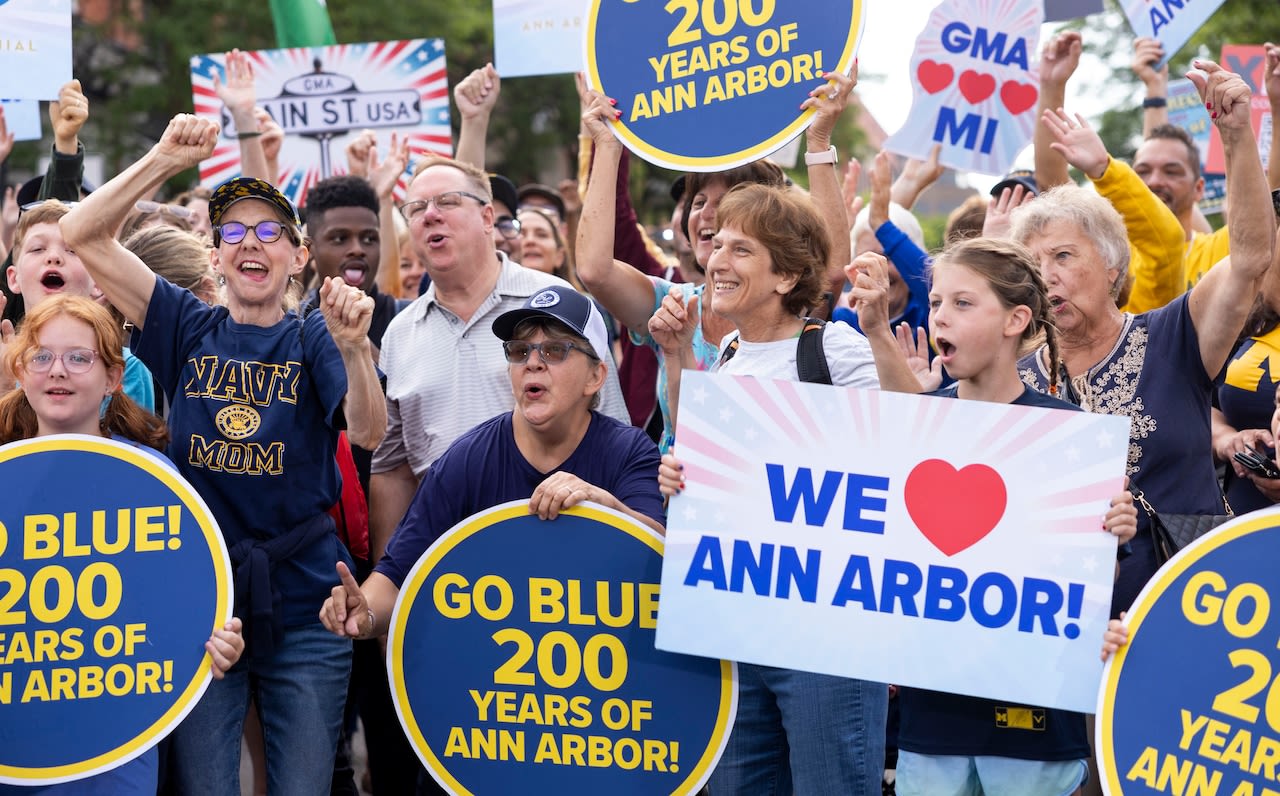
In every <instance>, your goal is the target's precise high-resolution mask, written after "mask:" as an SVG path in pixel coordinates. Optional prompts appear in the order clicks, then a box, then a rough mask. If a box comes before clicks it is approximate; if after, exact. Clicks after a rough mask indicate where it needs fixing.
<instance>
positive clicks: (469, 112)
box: [453, 64, 515, 212]
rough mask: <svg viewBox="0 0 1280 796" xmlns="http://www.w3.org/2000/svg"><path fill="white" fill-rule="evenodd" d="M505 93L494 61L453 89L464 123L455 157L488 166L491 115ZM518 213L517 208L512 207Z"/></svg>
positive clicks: (480, 166)
mask: <svg viewBox="0 0 1280 796" xmlns="http://www.w3.org/2000/svg"><path fill="white" fill-rule="evenodd" d="M501 93H502V79H501V78H500V77H498V70H497V69H494V68H493V64H485V65H484V66H482V67H480V68H479V69H477V70H475V71H474V72H472V73H471V74H469V75H467V76H466V77H465V78H463V79H462V82H461V83H459V84H458V85H457V86H455V87H454V89H453V101H454V103H455V104H456V105H457V106H458V114H459V115H460V116H461V117H462V124H460V125H459V127H458V149H457V151H456V152H455V153H454V157H455V158H457V159H458V160H459V161H460V162H462V163H470V164H471V165H472V166H475V167H476V168H478V169H483V168H484V157H485V155H484V148H485V141H486V139H487V138H488V136H489V117H490V116H491V115H492V114H493V106H494V105H497V104H498V95H499V94H501ZM511 211H512V212H515V208H514V207H513V208H511Z"/></svg>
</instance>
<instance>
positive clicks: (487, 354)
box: [369, 156, 657, 561]
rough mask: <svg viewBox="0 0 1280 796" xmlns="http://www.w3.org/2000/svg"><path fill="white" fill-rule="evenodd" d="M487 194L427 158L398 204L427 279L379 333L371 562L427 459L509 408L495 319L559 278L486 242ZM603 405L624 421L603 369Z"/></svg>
mask: <svg viewBox="0 0 1280 796" xmlns="http://www.w3.org/2000/svg"><path fill="white" fill-rule="evenodd" d="M492 201H493V197H492V195H491V194H490V189H489V178H488V175H486V174H485V173H484V172H482V171H480V170H479V169H476V168H475V167H473V166H470V165H468V164H465V163H460V162H458V161H456V160H452V159H450V158H444V157H439V156H430V157H427V158H425V159H424V160H423V161H422V162H421V163H419V164H418V167H417V169H416V171H415V172H414V177H413V180H412V181H411V182H410V184H409V190H408V193H407V194H406V198H405V202H404V204H403V205H402V206H401V212H402V214H403V215H404V217H405V220H406V221H407V222H408V223H409V234H410V236H411V238H412V240H413V246H414V250H415V252H416V253H417V255H418V257H419V259H420V260H421V261H422V262H423V263H425V264H426V268H427V273H428V274H430V276H431V286H430V288H428V290H427V292H425V293H423V294H422V295H421V296H419V297H418V299H416V300H415V301H414V302H413V303H412V304H410V305H409V306H408V307H406V308H405V309H404V311H403V312H401V313H400V314H399V315H398V316H396V318H395V320H393V321H392V322H391V325H390V326H388V327H387V331H386V334H385V335H384V336H383V338H382V358H381V360H380V365H381V368H382V370H383V371H384V372H385V373H386V375H387V434H386V437H385V438H384V439H383V441H382V444H381V445H380V446H379V447H378V450H377V452H376V453H375V454H374V457H373V475H372V479H371V481H370V489H369V491H370V495H369V513H370V522H369V526H370V536H371V538H370V548H371V550H370V553H371V556H372V559H373V560H374V561H376V560H377V559H378V558H380V557H381V555H382V551H383V549H384V548H385V546H386V543H387V540H388V539H389V538H390V536H391V533H392V531H394V530H395V528H396V525H397V524H399V522H400V518H401V517H403V516H404V513H405V510H406V509H407V508H408V507H409V503H410V501H411V500H412V499H413V495H414V492H416V491H417V488H418V482H419V481H420V480H421V478H422V474H423V473H424V472H426V469H427V467H428V466H430V465H431V463H432V462H433V461H435V460H436V458H437V457H439V456H440V454H442V453H444V452H445V449H447V448H448V447H449V445H450V444H451V443H452V442H453V441H454V440H455V439H457V438H458V437H459V436H460V435H461V434H462V433H463V432H465V431H467V430H469V429H470V428H472V427H473V426H475V425H477V424H479V423H481V422H483V421H485V420H488V419H489V418H491V417H493V416H494V415H497V414H501V413H503V412H510V411H511V407H512V404H513V398H512V395H511V385H510V382H509V380H508V378H507V361H506V359H505V358H504V356H503V352H502V345H501V343H499V342H496V341H495V340H494V338H493V332H492V331H491V327H492V325H493V320H494V319H495V318H497V317H498V316H499V315H501V314H502V313H504V312H506V311H507V310H511V309H516V308H518V307H520V306H521V305H522V304H523V303H524V302H525V300H526V299H528V298H529V297H530V296H532V295H533V294H534V293H536V292H538V291H539V290H541V289H542V288H545V287H549V286H552V285H567V283H566V282H564V281H563V280H561V279H558V278H556V277H554V276H550V275H548V274H543V273H541V272H539V271H534V270H532V269H528V268H523V267H521V266H519V265H517V264H516V263H514V262H512V261H511V260H510V259H508V258H507V256H506V255H505V254H503V253H502V252H500V251H497V250H496V249H495V248H494V210H493V204H492ZM601 412H603V413H604V414H607V415H609V416H611V417H614V418H617V419H618V420H621V421H622V422H624V423H626V422H629V419H628V415H627V409H626V405H625V404H624V403H623V399H622V390H621V388H620V387H619V385H618V378H617V376H616V375H615V369H614V368H612V367H610V368H609V377H608V382H607V383H606V384H605V388H604V397H603V402H602V405H601ZM654 477H655V478H656V477H657V475H656V473H655V476H654Z"/></svg>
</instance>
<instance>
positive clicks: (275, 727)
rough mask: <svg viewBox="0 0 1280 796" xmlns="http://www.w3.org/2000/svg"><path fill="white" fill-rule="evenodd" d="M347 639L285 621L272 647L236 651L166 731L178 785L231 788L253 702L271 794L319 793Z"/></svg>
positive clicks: (232, 791)
mask: <svg viewBox="0 0 1280 796" xmlns="http://www.w3.org/2000/svg"><path fill="white" fill-rule="evenodd" d="M350 674H351V642H350V641H349V640H347V639H341V638H338V637H337V636H335V635H333V634H332V633H330V632H329V631H327V630H325V629H324V628H323V627H321V626H320V624H319V623H316V624H314V625H304V626H301V627H290V628H285V633H284V639H283V641H282V642H281V643H280V645H279V646H278V648H277V650H276V653H275V655H273V656H271V657H270V658H268V659H267V660H265V661H253V660H251V659H249V658H248V657H247V656H246V657H245V658H242V659H241V661H240V663H239V664H237V665H236V667H235V668H233V669H232V670H231V671H230V672H227V676H226V677H224V678H223V679H221V680H214V681H213V682H212V683H210V685H209V690H207V691H205V694H204V697H203V698H202V699H201V700H200V702H199V704H197V705H196V706H195V708H194V709H193V710H192V711H191V713H190V714H188V716H187V717H186V719H184V720H183V722H182V723H181V724H180V725H178V729H177V730H175V731H174V733H173V746H172V747H171V751H170V766H171V768H172V769H173V772H174V777H173V781H175V782H176V783H177V784H178V790H179V792H180V793H182V794H184V795H187V794H196V795H197V796H203V795H204V794H208V796H214V795H215V794H225V795H226V796H239V794H240V734H241V732H242V729H243V726H244V714H245V710H246V709H247V708H248V705H249V698H250V697H253V699H254V700H256V702H257V706H258V714H259V716H260V717H261V719H262V735H263V742H264V744H265V745H266V753H267V792H268V793H270V794H272V796H287V795H291V794H298V796H315V795H316V794H322V793H324V794H327V793H328V792H329V785H330V782H331V780H332V778H333V758H334V755H335V754H336V753H337V749H338V737H339V735H340V734H341V732H342V708H343V704H344V703H345V701H346V697H347V680H348V678H349V676H350Z"/></svg>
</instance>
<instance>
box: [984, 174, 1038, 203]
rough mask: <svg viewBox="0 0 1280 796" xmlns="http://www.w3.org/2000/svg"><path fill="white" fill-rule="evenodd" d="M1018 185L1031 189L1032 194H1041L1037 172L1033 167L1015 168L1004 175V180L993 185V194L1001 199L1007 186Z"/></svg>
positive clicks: (1011, 187)
mask: <svg viewBox="0 0 1280 796" xmlns="http://www.w3.org/2000/svg"><path fill="white" fill-rule="evenodd" d="M1018 185H1021V186H1022V187H1023V188H1025V189H1026V190H1028V191H1030V192H1031V195H1032V196H1039V195H1040V186H1039V185H1037V184H1036V173H1035V172H1034V171H1032V170H1031V169H1014V170H1013V171H1011V172H1009V173H1008V174H1006V175H1004V179H1003V180H1001V181H1000V182H998V183H996V184H995V185H994V186H992V188H991V195H992V196H994V197H996V198H997V199H999V198H1000V193H1001V192H1002V191H1003V190H1004V189H1005V188H1009V189H1013V188H1014V187H1015V186H1018Z"/></svg>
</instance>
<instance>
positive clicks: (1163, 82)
mask: <svg viewBox="0 0 1280 796" xmlns="http://www.w3.org/2000/svg"><path fill="white" fill-rule="evenodd" d="M1130 66H1131V67H1132V68H1133V73H1134V74H1135V75H1137V76H1138V79H1139V80H1141V81H1142V84H1143V85H1144V86H1146V87H1147V88H1148V89H1159V93H1158V94H1152V93H1151V91H1150V90H1148V92H1147V95H1148V96H1163V95H1164V94H1165V89H1167V88H1168V85H1169V65H1168V64H1166V63H1164V45H1162V44H1161V43H1160V42H1159V41H1157V40H1155V39H1153V38H1151V37H1150V36H1139V37H1138V38H1137V40H1136V41H1134V43H1133V62H1132V63H1131V64H1130Z"/></svg>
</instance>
